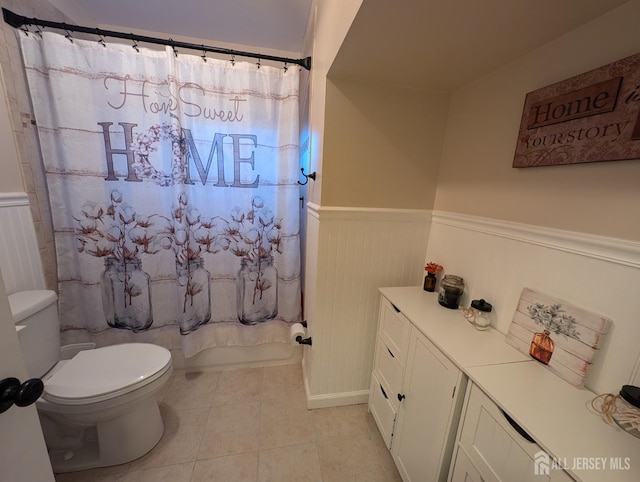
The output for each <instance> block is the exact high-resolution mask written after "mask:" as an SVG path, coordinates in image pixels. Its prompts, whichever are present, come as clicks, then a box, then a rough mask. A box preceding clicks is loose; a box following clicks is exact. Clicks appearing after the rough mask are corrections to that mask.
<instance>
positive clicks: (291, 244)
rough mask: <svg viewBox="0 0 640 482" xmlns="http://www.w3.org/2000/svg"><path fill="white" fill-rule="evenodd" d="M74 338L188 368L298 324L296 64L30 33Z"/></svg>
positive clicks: (30, 65) (67, 337) (33, 85)
mask: <svg viewBox="0 0 640 482" xmlns="http://www.w3.org/2000/svg"><path fill="white" fill-rule="evenodd" d="M20 38H21V48H22V53H23V58H24V64H25V68H26V73H27V79H28V84H29V90H30V93H31V99H32V102H33V108H34V113H35V117H36V121H37V129H38V134H39V139H40V145H41V150H42V157H43V161H44V170H45V173H46V180H47V185H48V192H49V200H50V203H51V211H52V216H53V225H54V233H55V245H56V256H57V265H58V279H59V286H58V291H59V311H60V319H61V324H62V328H61V330H62V340H63V343H75V342H83V341H92V342H95V343H96V344H97V345H99V346H101V345H109V344H114V343H119V342H128V341H143V342H153V343H157V344H161V345H163V346H165V347H167V348H171V349H176V348H181V349H182V350H183V353H184V355H185V356H186V357H190V356H192V355H194V354H196V353H198V352H199V351H200V350H203V349H205V348H208V347H214V346H219V345H241V346H252V345H257V344H261V343H267V342H288V341H289V326H290V324H291V323H292V322H295V321H299V320H300V316H301V308H300V305H301V303H300V245H299V212H298V206H299V201H298V197H299V194H298V186H297V178H298V172H299V171H298V165H299V157H298V156H299V153H298V152H299V145H298V135H299V134H298V75H299V72H298V69H297V68H289V69H286V68H276V67H270V66H261V67H260V66H257V65H256V64H253V63H244V62H234V61H232V60H230V61H223V60H216V59H211V58H209V59H207V58H206V57H200V56H196V55H187V54H184V53H179V54H178V53H176V52H174V50H172V49H171V48H169V47H167V49H166V50H165V51H154V50H151V49H145V48H141V47H137V46H135V47H134V48H132V46H130V45H117V44H106V43H104V42H96V41H85V40H80V39H72V40H70V39H68V38H66V37H65V36H63V35H59V34H56V33H50V32H45V33H43V34H42V36H41V37H40V36H38V35H34V34H31V35H25V34H24V33H21V34H20Z"/></svg>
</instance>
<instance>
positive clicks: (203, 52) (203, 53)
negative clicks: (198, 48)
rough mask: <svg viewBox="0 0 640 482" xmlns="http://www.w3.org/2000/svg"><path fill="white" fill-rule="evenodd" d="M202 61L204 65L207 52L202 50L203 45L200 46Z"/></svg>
mask: <svg viewBox="0 0 640 482" xmlns="http://www.w3.org/2000/svg"><path fill="white" fill-rule="evenodd" d="M201 57H202V61H203V62H204V63H205V64H206V63H207V51H206V50H205V49H204V45H203V46H202V55H201Z"/></svg>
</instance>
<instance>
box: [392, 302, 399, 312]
mask: <svg viewBox="0 0 640 482" xmlns="http://www.w3.org/2000/svg"><path fill="white" fill-rule="evenodd" d="M391 306H393V309H394V310H396V313H400V310H399V309H398V307H397V306H396V305H394V304H393V303H391Z"/></svg>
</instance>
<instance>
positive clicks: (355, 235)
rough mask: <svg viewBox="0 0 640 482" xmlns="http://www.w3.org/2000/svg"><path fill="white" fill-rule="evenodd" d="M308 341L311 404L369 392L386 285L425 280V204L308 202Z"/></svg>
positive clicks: (352, 399) (362, 397) (346, 400)
mask: <svg viewBox="0 0 640 482" xmlns="http://www.w3.org/2000/svg"><path fill="white" fill-rule="evenodd" d="M307 214H308V218H307V219H308V221H307V266H306V268H307V276H306V297H305V315H306V318H307V321H308V324H309V327H308V332H309V334H310V336H311V337H312V340H313V345H312V346H311V347H305V348H304V357H303V370H304V374H305V387H306V390H307V399H308V406H309V407H310V408H320V407H327V406H332V405H345V404H351V403H365V402H366V401H367V399H368V394H369V384H370V380H371V368H372V364H373V355H374V344H375V335H376V327H377V321H378V306H379V299H380V296H379V292H378V288H379V287H381V286H407V285H416V284H419V283H421V282H422V278H423V276H424V275H423V273H424V260H425V252H426V247H427V241H428V232H429V218H430V213H429V211H426V210H405V209H366V208H339V207H319V206H317V205H314V204H311V203H310V204H308V209H307Z"/></svg>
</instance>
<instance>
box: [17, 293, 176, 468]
mask: <svg viewBox="0 0 640 482" xmlns="http://www.w3.org/2000/svg"><path fill="white" fill-rule="evenodd" d="M9 301H10V304H11V309H12V313H13V315H14V320H15V321H16V326H17V328H18V329H19V330H18V338H19V339H20V345H21V347H22V350H23V354H24V357H25V361H26V364H27V370H28V371H29V375H30V376H32V377H41V378H42V380H43V382H44V392H43V395H42V396H41V397H40V399H39V400H38V401H37V402H36V408H37V410H38V415H39V416H40V422H41V425H42V430H43V433H44V438H45V442H46V444H47V448H48V451H49V457H50V459H51V465H52V467H53V470H54V472H56V473H61V472H73V471H77V470H84V469H89V468H95V467H105V466H110V465H117V464H122V463H126V462H130V461H131V460H134V459H136V458H138V457H141V456H142V455H144V454H145V453H147V452H148V451H149V450H151V449H152V448H153V447H154V446H155V445H156V444H157V443H158V441H159V440H160V438H161V437H162V434H163V432H164V424H163V422H162V418H161V416H160V410H159V407H158V402H157V398H156V394H157V392H158V391H159V390H160V388H162V386H164V385H165V384H166V382H167V381H168V380H169V377H170V376H171V373H172V363H171V353H170V352H169V350H167V349H165V348H163V347H160V346H156V345H152V344H148V343H124V344H120V345H112V346H106V347H102V348H95V349H87V350H83V349H79V350H77V353H75V354H74V355H73V356H72V357H71V358H70V359H68V360H60V359H59V358H60V353H61V351H60V342H59V339H60V338H59V332H58V331H57V330H58V326H59V322H58V318H57V309H56V305H55V301H56V296H55V293H53V292H51V291H30V292H20V293H16V294H14V295H10V296H9ZM52 325H53V326H55V330H53V327H52ZM54 331H55V332H54ZM52 344H55V345H56V350H55V351H54V350H51V345H52ZM34 350H35V351H34ZM43 353H44V355H43ZM53 353H56V356H55V359H53V358H54V356H53ZM45 358H46V360H45Z"/></svg>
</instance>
